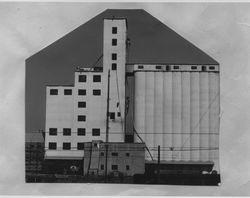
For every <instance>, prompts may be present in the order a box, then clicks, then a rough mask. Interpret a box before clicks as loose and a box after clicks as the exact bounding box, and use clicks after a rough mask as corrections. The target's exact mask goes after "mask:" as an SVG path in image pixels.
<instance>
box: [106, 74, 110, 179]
mask: <svg viewBox="0 0 250 198" xmlns="http://www.w3.org/2000/svg"><path fill="white" fill-rule="evenodd" d="M109 87H110V69H109V71H108V93H107V112H106V143H105V149H106V152H105V153H106V155H105V181H106V182H107V176H108V142H109Z"/></svg>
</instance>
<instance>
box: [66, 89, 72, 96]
mask: <svg viewBox="0 0 250 198" xmlns="http://www.w3.org/2000/svg"><path fill="white" fill-rule="evenodd" d="M64 95H72V89H64Z"/></svg>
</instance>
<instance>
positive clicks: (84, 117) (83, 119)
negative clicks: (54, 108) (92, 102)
mask: <svg viewBox="0 0 250 198" xmlns="http://www.w3.org/2000/svg"><path fill="white" fill-rule="evenodd" d="M77 120H78V121H83V122H85V121H86V116H85V115H79V116H78V118H77Z"/></svg>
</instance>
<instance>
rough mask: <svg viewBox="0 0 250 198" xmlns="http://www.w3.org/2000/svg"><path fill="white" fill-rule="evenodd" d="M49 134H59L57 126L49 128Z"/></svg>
mask: <svg viewBox="0 0 250 198" xmlns="http://www.w3.org/2000/svg"><path fill="white" fill-rule="evenodd" d="M49 135H57V128H49Z"/></svg>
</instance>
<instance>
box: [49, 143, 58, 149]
mask: <svg viewBox="0 0 250 198" xmlns="http://www.w3.org/2000/svg"><path fill="white" fill-rule="evenodd" d="M49 149H50V150H56V142H49Z"/></svg>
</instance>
